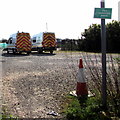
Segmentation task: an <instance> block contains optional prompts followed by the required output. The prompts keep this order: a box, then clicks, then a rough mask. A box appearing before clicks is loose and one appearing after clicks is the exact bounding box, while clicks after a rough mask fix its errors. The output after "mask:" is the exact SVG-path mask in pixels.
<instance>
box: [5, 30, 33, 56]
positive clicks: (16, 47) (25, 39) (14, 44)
mask: <svg viewBox="0 0 120 120" xmlns="http://www.w3.org/2000/svg"><path fill="white" fill-rule="evenodd" d="M31 48H32V45H31V37H30V34H29V33H24V32H21V33H19V32H18V33H15V34H12V35H11V36H10V38H9V40H8V42H7V48H5V49H3V51H7V53H10V52H12V53H13V54H15V53H22V52H26V53H27V54H30V53H31Z"/></svg>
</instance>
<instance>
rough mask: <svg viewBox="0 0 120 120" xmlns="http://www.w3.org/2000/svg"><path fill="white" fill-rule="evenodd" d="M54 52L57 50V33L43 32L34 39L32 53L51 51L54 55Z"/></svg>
mask: <svg viewBox="0 0 120 120" xmlns="http://www.w3.org/2000/svg"><path fill="white" fill-rule="evenodd" d="M54 50H56V38H55V33H52V32H42V33H39V34H36V35H34V36H33V37H32V51H38V53H42V52H43V51H50V53H51V54H53V51H54Z"/></svg>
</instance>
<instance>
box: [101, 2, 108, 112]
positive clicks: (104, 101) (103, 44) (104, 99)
mask: <svg viewBox="0 0 120 120" xmlns="http://www.w3.org/2000/svg"><path fill="white" fill-rule="evenodd" d="M101 8H105V0H101ZM101 52H102V105H103V109H104V110H106V109H107V86H106V26H105V19H101Z"/></svg>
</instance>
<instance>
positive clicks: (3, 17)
mask: <svg viewBox="0 0 120 120" xmlns="http://www.w3.org/2000/svg"><path fill="white" fill-rule="evenodd" d="M119 1H120V0H105V7H106V8H112V19H106V23H108V22H111V21H112V20H118V2H119ZM94 8H100V0H0V39H2V38H5V39H8V38H9V37H10V35H11V34H14V33H16V32H17V31H19V32H29V33H30V35H31V37H32V36H33V35H35V34H38V33H40V32H46V31H47V32H54V33H55V35H56V38H62V39H65V38H69V39H78V38H80V37H81V33H82V32H84V29H87V28H88V27H89V26H90V25H91V24H96V23H97V24H101V20H100V19H97V18H93V16H94Z"/></svg>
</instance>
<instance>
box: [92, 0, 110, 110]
mask: <svg viewBox="0 0 120 120" xmlns="http://www.w3.org/2000/svg"><path fill="white" fill-rule="evenodd" d="M100 4H101V8H95V11H94V18H101V52H102V104H103V109H104V110H105V109H107V86H106V26H105V19H111V13H112V8H105V0H101V3H100Z"/></svg>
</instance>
